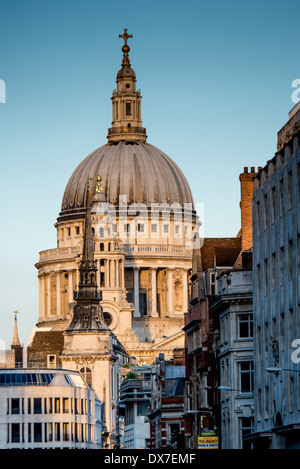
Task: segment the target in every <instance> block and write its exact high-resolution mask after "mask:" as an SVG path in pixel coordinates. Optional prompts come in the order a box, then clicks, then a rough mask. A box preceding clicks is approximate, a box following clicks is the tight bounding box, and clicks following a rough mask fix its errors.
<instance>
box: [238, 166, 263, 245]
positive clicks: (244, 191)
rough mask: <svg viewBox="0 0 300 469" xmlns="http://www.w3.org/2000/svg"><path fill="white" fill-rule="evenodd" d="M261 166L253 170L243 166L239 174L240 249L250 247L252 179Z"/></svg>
mask: <svg viewBox="0 0 300 469" xmlns="http://www.w3.org/2000/svg"><path fill="white" fill-rule="evenodd" d="M260 169H261V168H258V171H257V172H256V171H255V168H254V167H251V170H250V172H249V169H248V168H244V172H243V173H242V174H240V182H241V201H240V207H241V241H242V243H241V250H242V252H243V251H248V250H249V249H251V248H252V197H253V180H254V178H255V177H256V176H257V174H258V172H259V171H260Z"/></svg>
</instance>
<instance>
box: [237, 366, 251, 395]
mask: <svg viewBox="0 0 300 469" xmlns="http://www.w3.org/2000/svg"><path fill="white" fill-rule="evenodd" d="M240 388H241V392H253V362H241V364H240Z"/></svg>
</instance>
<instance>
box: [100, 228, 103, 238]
mask: <svg viewBox="0 0 300 469" xmlns="http://www.w3.org/2000/svg"><path fill="white" fill-rule="evenodd" d="M100 238H104V228H103V227H101V228H100Z"/></svg>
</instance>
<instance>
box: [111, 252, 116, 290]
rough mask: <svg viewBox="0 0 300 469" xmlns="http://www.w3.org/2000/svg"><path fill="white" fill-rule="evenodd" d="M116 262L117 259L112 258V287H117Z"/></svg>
mask: <svg viewBox="0 0 300 469" xmlns="http://www.w3.org/2000/svg"><path fill="white" fill-rule="evenodd" d="M115 266H116V263H115V260H114V259H112V260H111V261H110V268H111V280H110V282H111V285H110V286H111V287H113V288H115V287H116V269H115Z"/></svg>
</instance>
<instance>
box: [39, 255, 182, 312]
mask: <svg viewBox="0 0 300 469" xmlns="http://www.w3.org/2000/svg"><path fill="white" fill-rule="evenodd" d="M96 263H97V269H98V271H97V284H98V287H99V288H102V289H103V288H105V289H109V290H115V289H125V277H124V270H125V269H124V260H123V259H113V258H110V259H105V260H104V265H103V264H102V265H101V260H100V259H96ZM132 269H133V303H134V312H133V316H134V317H136V318H137V317H141V312H140V273H141V270H142V269H147V270H149V271H150V283H151V287H150V298H147V300H148V304H149V305H150V309H149V315H150V316H152V317H158V316H159V312H158V311H157V292H158V279H157V276H158V270H163V269H162V268H161V267H160V268H156V267H139V266H134V267H132ZM165 269H166V275H167V279H166V286H167V288H166V305H165V309H164V311H163V315H167V316H172V315H173V314H174V307H175V304H174V297H175V289H174V270H175V269H174V268H172V267H166V268H165ZM101 273H103V274H104V278H103V279H102V281H101ZM63 275H65V279H66V278H67V279H68V280H67V288H68V290H67V291H66V290H64V292H63V291H62V287H63V284H62V282H63ZM51 278H54V281H55V291H54V284H53V286H51ZM65 284H66V282H65V283H64V285H65ZM78 284H79V270H78V269H76V270H75V269H73V270H68V271H67V270H64V271H62V270H60V271H57V272H51V273H47V274H46V273H45V274H42V275H40V276H39V300H40V314H39V318H40V319H39V320H40V321H44V320H49V319H51V317H52V318H53V319H56V318H61V317H62V316H65V314H66V311H64V309H65V308H64V304H65V302H66V298H64V297H63V294H62V293H65V294H67V302H68V303H72V302H73V301H74V299H73V292H74V289H75V288H76V285H78ZM181 288H182V311H181V312H185V311H187V310H188V270H186V269H183V275H182V276H181ZM149 300H150V301H149Z"/></svg>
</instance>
